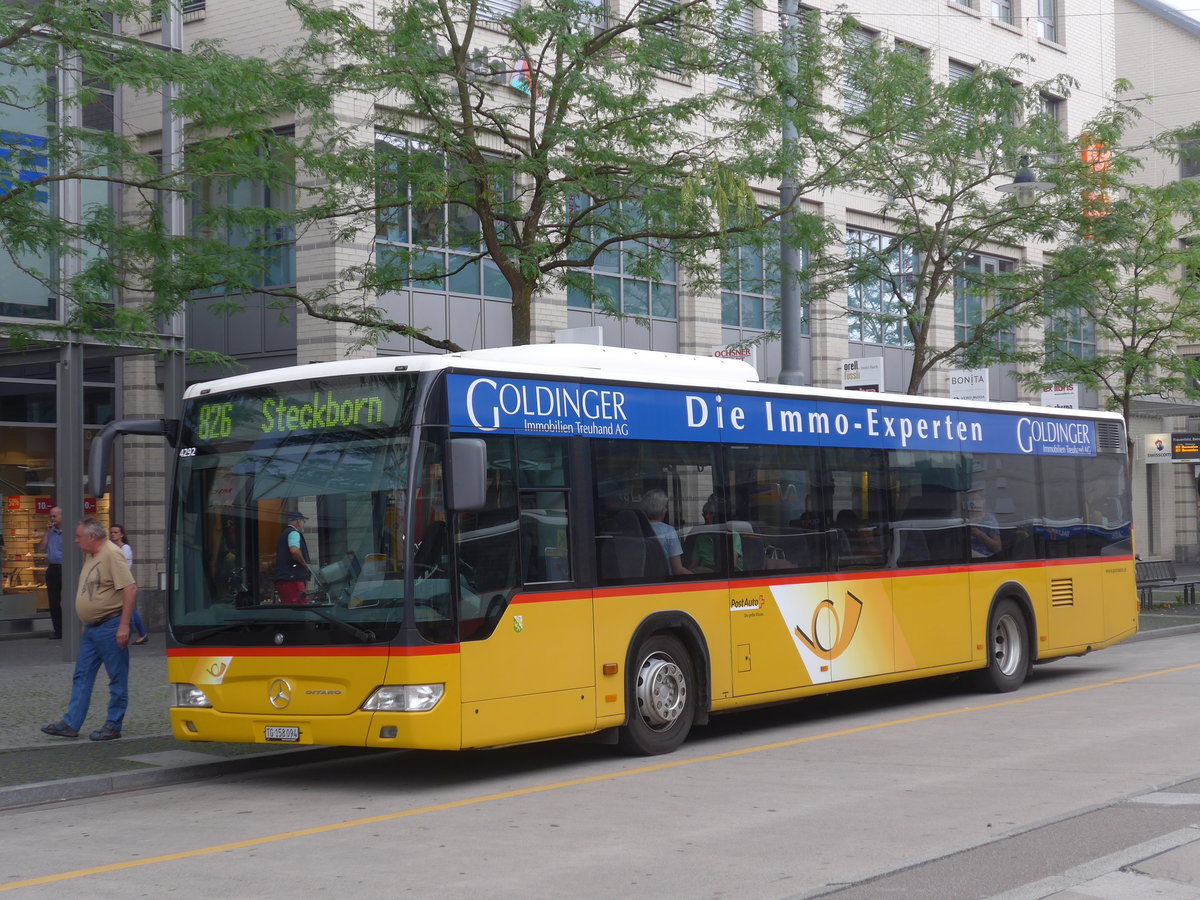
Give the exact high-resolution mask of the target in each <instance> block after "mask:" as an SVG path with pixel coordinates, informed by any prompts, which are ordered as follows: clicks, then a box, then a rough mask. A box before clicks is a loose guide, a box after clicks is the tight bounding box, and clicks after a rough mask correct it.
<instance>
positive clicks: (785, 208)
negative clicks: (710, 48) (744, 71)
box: [779, 0, 804, 384]
mask: <svg viewBox="0 0 1200 900" xmlns="http://www.w3.org/2000/svg"><path fill="white" fill-rule="evenodd" d="M781 12H782V19H783V21H781V22H780V26H781V32H782V33H781V35H780V38H781V40H780V43H781V45H782V48H783V61H784V65H785V66H786V67H787V74H788V76H789V81H792V82H794V81H795V78H796V74H797V72H798V70H799V66H798V64H797V61H796V53H797V49H798V48H797V46H796V45H797V43H798V42H797V40H796V25H797V19H798V17H799V15H800V7H799V4H798V2H797V0H783V3H782V4H781ZM790 87H791V86H790V85H789V90H788V92H787V96H786V97H784V107H783V129H782V133H781V141H782V144H783V147H784V159H785V160H786V162H787V165H788V171H787V172H786V173H785V174H784V176H783V183H782V184H780V186H779V204H780V206H781V207H782V211H781V212H780V216H779V355H780V363H781V368H780V372H779V383H780V384H804V370H803V369H802V368H801V367H800V347H801V342H800V329H801V327H802V325H803V322H804V310H803V308H802V306H801V297H800V285H799V284H798V283H797V278H798V275H799V272H800V270H801V267H802V260H801V257H800V251H799V250H798V249H797V248H796V247H795V239H794V224H793V219H794V217H795V215H796V211H795V205H796V177H795V175H794V174H793V173H792V171H791V158H792V153H793V151H794V150H795V148H796V144H797V139H796V138H797V136H796V122H795V118H794V115H795V109H796V95H795V92H794V90H792V89H790Z"/></svg>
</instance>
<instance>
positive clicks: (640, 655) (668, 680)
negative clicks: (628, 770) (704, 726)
mask: <svg viewBox="0 0 1200 900" xmlns="http://www.w3.org/2000/svg"><path fill="white" fill-rule="evenodd" d="M634 660H635V663H634V670H633V672H632V673H631V677H630V683H629V686H628V690H629V694H628V704H629V721H628V723H627V724H626V725H625V727H624V728H622V729H621V735H620V743H621V746H622V747H623V748H624V749H625V750H627V751H629V752H631V753H638V754H641V755H643V756H654V755H657V754H660V753H670V752H671V751H673V750H675V749H676V748H678V747H679V745H680V744H682V743H683V742H684V739H685V738H687V736H688V732H689V731H691V729H692V723H693V722H694V721H695V719H696V698H695V696H694V692H695V687H696V679H695V668H694V666H693V665H692V658H691V655H690V654H689V653H688V651H687V648H686V647H684V646H683V643H682V642H681V641H680V640H679V639H678V638H676V637H673V636H672V635H669V634H656V635H652V636H651V637H649V638H647V639H646V640H645V641H643V642H642V644H641V646H640V647H638V651H637V655H636V656H635V657H634Z"/></svg>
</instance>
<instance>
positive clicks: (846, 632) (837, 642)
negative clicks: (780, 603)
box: [796, 591, 863, 662]
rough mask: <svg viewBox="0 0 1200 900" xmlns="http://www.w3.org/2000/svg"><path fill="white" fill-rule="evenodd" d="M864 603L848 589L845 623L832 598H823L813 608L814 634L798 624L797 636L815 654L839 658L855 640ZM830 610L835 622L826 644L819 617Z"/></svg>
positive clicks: (828, 657)
mask: <svg viewBox="0 0 1200 900" xmlns="http://www.w3.org/2000/svg"><path fill="white" fill-rule="evenodd" d="M862 607H863V603H862V601H861V600H859V599H858V598H857V597H855V596H854V595H853V594H852V593H850V592H849V591H846V621H845V622H844V623H843V622H841V621H840V620H839V619H838V613H837V607H835V606H834V605H833V601H832V600H828V599H826V600H822V601H821V602H820V603H818V604H817V606H816V609H814V610H813V615H812V625H811V626H810V630H811V631H812V636H811V637H810V636H809V635H807V634H805V633H804V631H803V630H801V628H800V626H799V625H797V626H796V637H798V638H800V640H801V641H803V642H804V646H806V647H807V648H808V649H809V650H811V651H812V653H813V655H814V656H817V657H819V658H820V659H823V660H825V661H826V662H831V661H832V660H835V659H837V658H838V657H839V656H841V655H842V654H843V653H845V652H846V648H847V647H849V646H850V642H851V641H852V640H854V632H855V631H857V630H858V623H859V620H860V619H861V618H862ZM826 610H827V611H828V615H829V618H830V620H831V622H832V624H833V628H832V629H831V634H830V637H831V640H830V641H829V642H828V643H829V646H826V642H825V641H823V640H821V636H820V629H819V628H818V627H817V622H818V619H819V618H820V617H821V613H822V611H826Z"/></svg>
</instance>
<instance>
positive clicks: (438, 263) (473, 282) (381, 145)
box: [375, 134, 512, 300]
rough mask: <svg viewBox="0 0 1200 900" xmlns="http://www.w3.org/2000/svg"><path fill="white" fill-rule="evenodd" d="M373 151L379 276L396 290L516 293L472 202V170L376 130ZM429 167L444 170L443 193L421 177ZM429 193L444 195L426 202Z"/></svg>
mask: <svg viewBox="0 0 1200 900" xmlns="http://www.w3.org/2000/svg"><path fill="white" fill-rule="evenodd" d="M375 152H376V157H377V164H378V166H379V180H378V183H377V186H376V200H377V205H378V213H377V216H376V223H375V246H376V250H377V252H378V259H377V263H378V265H379V266H380V268H381V270H383V271H382V273H381V274H382V275H383V276H384V277H386V278H388V279H389V280H390V281H392V282H393V283H394V285H395V289H398V290H406V289H410V288H417V289H420V290H423V291H436V292H448V293H452V294H463V295H468V296H472V297H493V298H497V299H501V300H509V299H511V297H512V292H511V290H510V289H509V286H508V282H507V281H505V279H504V276H503V275H501V274H500V268H499V266H497V265H496V263H495V262H494V261H493V260H492V259H491V258H490V257H489V256H488V255H487V252H486V250H485V249H484V246H483V237H482V233H481V231H480V224H479V216H478V215H477V214H476V212H475V210H474V208H473V206H472V205H471V198H470V188H469V186H468V185H469V178H470V173H468V172H467V171H465V170H463V169H460V168H456V167H455V166H454V165H452V164H449V165H448V164H447V162H446V160H445V159H444V157H442V156H441V155H440V154H438V153H436V152H435V151H433V150H430V149H428V148H426V147H425V146H424V145H422V144H421V143H420V142H418V141H416V140H414V139H411V138H406V137H402V136H396V135H383V134H380V135H377V137H376V141H375ZM430 172H433V173H441V176H444V179H445V180H444V183H443V184H442V185H441V187H444V188H445V190H444V191H442V190H431V189H430V186H429V185H422V184H419V183H418V181H417V177H418V174H419V175H420V176H427V175H428V173H430ZM441 176H439V177H441ZM497 189H498V190H497V196H500V197H504V198H505V199H506V200H507V199H510V198H511V195H512V191H511V190H510V189H508V188H507V187H506V186H501V185H497ZM430 195H437V197H438V199H437V200H432V201H430V200H426V199H425V197H427V196H430ZM442 197H448V198H449V199H446V200H443V199H441V198H442Z"/></svg>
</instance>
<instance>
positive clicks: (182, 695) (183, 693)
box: [171, 683, 212, 708]
mask: <svg viewBox="0 0 1200 900" xmlns="http://www.w3.org/2000/svg"><path fill="white" fill-rule="evenodd" d="M171 687H173V688H175V705H176V706H190V707H193V708H195V707H211V706H212V701H211V700H209V699H208V695H207V694H205V693H204V691H202V690H200V688H198V687H196V686H195V685H194V684H180V683H175V684H172V685H171Z"/></svg>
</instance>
